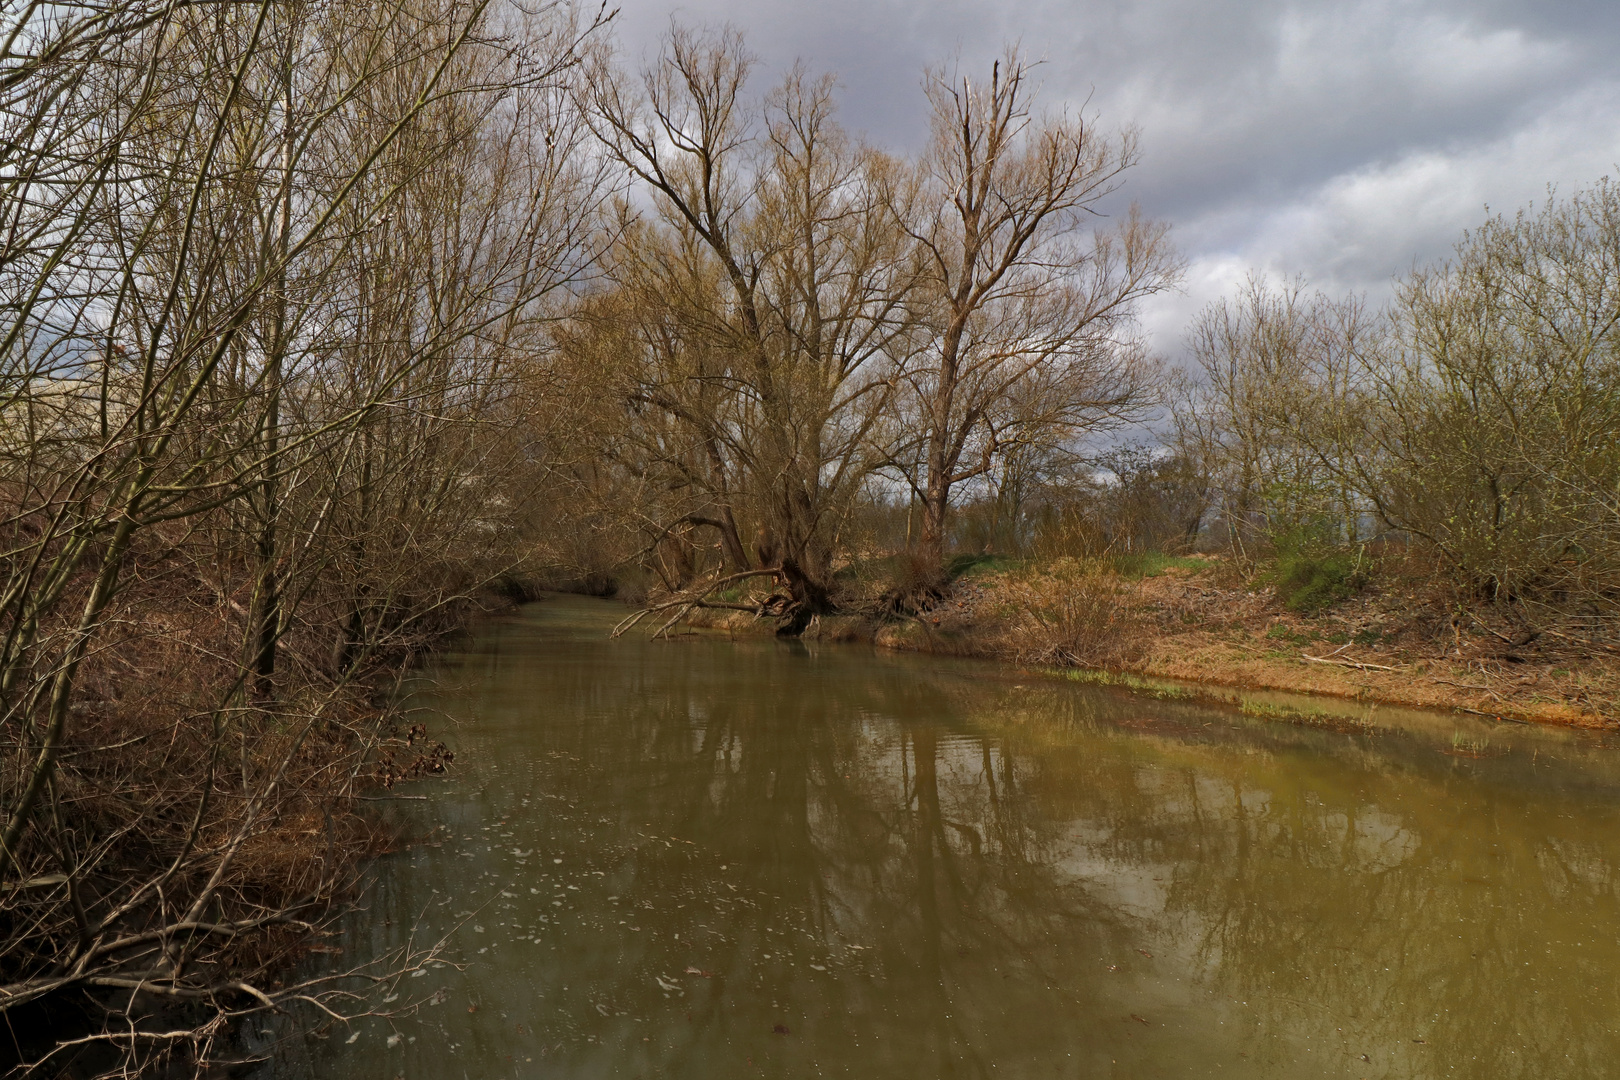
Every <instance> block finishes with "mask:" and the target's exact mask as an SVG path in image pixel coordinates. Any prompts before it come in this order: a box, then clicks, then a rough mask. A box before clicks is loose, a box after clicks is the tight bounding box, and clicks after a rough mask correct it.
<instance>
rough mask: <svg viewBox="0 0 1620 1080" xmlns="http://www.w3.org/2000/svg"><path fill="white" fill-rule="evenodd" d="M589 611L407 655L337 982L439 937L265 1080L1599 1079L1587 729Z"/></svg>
mask: <svg viewBox="0 0 1620 1080" xmlns="http://www.w3.org/2000/svg"><path fill="white" fill-rule="evenodd" d="M622 614H623V609H622V607H619V606H616V605H613V604H610V603H607V602H604V601H595V600H587V599H582V598H573V597H556V598H551V599H548V600H546V601H544V602H541V603H538V604H534V605H530V606H528V607H526V608H524V609H523V610H522V611H521V612H520V613H519V614H517V615H515V616H513V617H511V618H507V619H502V620H498V621H495V622H493V623H492V624H490V625H489V626H487V627H486V628H484V630H483V631H482V632H481V633H480V634H479V636H477V637H476V638H475V639H474V640H472V641H471V642H469V644H468V645H467V647H466V648H465V649H464V650H463V651H461V652H459V653H457V654H455V655H453V656H450V657H447V658H446V659H445V660H444V661H443V662H442V663H441V664H440V665H439V666H438V668H437V670H436V672H435V676H436V678H435V687H436V688H435V689H432V690H424V691H422V692H421V694H420V696H419V698H418V702H419V704H420V705H421V706H422V708H424V709H427V710H433V711H434V712H435V713H436V714H440V718H438V719H435V720H434V721H433V726H434V728H435V733H436V734H438V733H446V732H447V733H448V739H449V741H450V742H451V743H452V744H453V746H454V748H455V750H456V754H457V757H456V766H455V774H454V776H453V778H452V779H450V780H448V781H433V782H429V783H424V784H418V785H416V786H410V785H407V786H405V787H402V788H401V789H399V790H400V791H401V792H402V793H406V794H411V793H415V794H422V793H429V794H430V796H431V797H430V798H429V799H427V800H425V801H401V802H398V803H392V804H387V805H388V806H389V812H390V813H391V814H393V815H394V816H395V817H396V819H397V824H398V825H399V827H400V828H401V829H402V830H404V832H405V833H406V835H407V837H408V838H409V840H410V842H409V843H407V844H404V845H402V846H401V848H400V850H399V851H398V852H396V853H395V854H393V855H390V856H387V857H385V858H383V859H381V860H379V862H378V863H377V865H376V866H375V867H374V869H373V875H374V882H373V885H372V888H371V891H370V893H369V895H368V901H367V905H366V908H365V910H363V911H360V912H357V913H355V914H354V915H353V916H352V917H350V919H349V920H348V922H347V924H346V933H345V936H344V938H343V940H342V941H341V945H342V947H343V949H344V953H343V955H342V957H341V962H342V963H345V964H351V963H359V962H362V961H364V960H366V959H369V958H373V957H377V956H382V955H384V954H387V953H389V952H390V950H398V949H401V948H406V947H412V946H414V947H425V946H428V945H431V944H433V943H435V942H438V941H441V940H442V941H443V942H444V948H443V951H442V953H441V954H440V956H439V958H438V959H436V960H433V961H432V962H430V963H428V964H427V965H426V966H424V967H423V968H422V969H421V971H420V972H419V974H418V975H416V976H414V977H401V978H398V979H395V980H393V981H391V982H390V983H389V984H387V986H385V987H384V988H383V990H382V991H381V992H380V993H379V995H378V997H377V999H375V1002H374V1003H375V1007H376V1008H377V1009H378V1010H380V1011H381V1012H382V1013H384V1014H386V1015H372V1016H368V1017H366V1018H364V1019H361V1020H358V1021H356V1022H354V1023H352V1024H348V1025H334V1026H333V1027H331V1028H329V1029H328V1030H326V1031H324V1032H321V1033H318V1034H316V1035H311V1036H307V1037H304V1036H300V1037H297V1038H286V1039H283V1040H282V1045H281V1046H280V1047H279V1049H278V1050H277V1051H276V1053H275V1058H274V1060H273V1061H272V1063H271V1065H270V1066H269V1067H268V1068H267V1069H265V1070H262V1071H263V1072H264V1073H265V1074H266V1075H273V1076H276V1077H279V1078H290V1080H299V1078H307V1080H314V1078H317V1077H319V1078H322V1080H327V1078H333V1080H348V1078H354V1080H360V1078H368V1080H369V1078H378V1080H392V1078H394V1077H404V1078H406V1080H452V1078H453V1080H466V1078H472V1080H481V1078H488V1077H507V1076H510V1077H548V1078H559V1080H575V1078H593V1080H594V1078H608V1077H622V1078H626V1080H630V1078H638V1077H639V1078H645V1080H652V1078H691V1080H699V1078H701V1080H730V1078H743V1077H762V1076H763V1077H819V1076H838V1077H863V1078H866V1077H871V1078H878V1077H881V1078H897V1080H911V1078H915V1080H923V1078H931V1080H932V1078H945V1077H951V1078H956V1077H963V1078H966V1077H1004V1078H1023V1077H1031V1078H1034V1077H1040V1078H1045V1077H1064V1078H1092V1077H1132V1078H1140V1080H1165V1078H1180V1077H1234V1078H1260V1077H1265V1078H1294V1077H1298V1078H1320V1077H1334V1078H1337V1077H1349V1078H1368V1080H1371V1078H1374V1077H1378V1078H1400V1080H1417V1078H1427V1077H1478V1078H1482V1080H1484V1078H1490V1080H1508V1078H1514V1077H1525V1078H1531V1077H1534V1078H1538V1080H1546V1078H1553V1077H1558V1078H1564V1080H1569V1078H1579V1077H1594V1078H1596V1077H1615V1076H1620V896H1617V891H1616V884H1617V879H1616V865H1617V860H1620V827H1617V826H1620V820H1617V817H1620V814H1617V805H1620V801H1617V798H1616V796H1617V795H1620V757H1617V756H1616V749H1615V748H1614V747H1613V746H1612V745H1606V744H1605V741H1604V740H1603V739H1601V738H1599V737H1596V736H1589V735H1579V734H1576V733H1571V732H1544V731H1540V730H1535V729H1529V728H1524V727H1518V726H1509V725H1498V726H1490V725H1486V724H1484V723H1482V722H1478V721H1475V720H1472V719H1469V718H1465V717H1457V718H1452V717H1444V716H1419V715H1416V714H1403V713H1384V714H1380V713H1378V712H1377V711H1376V710H1371V709H1369V710H1365V713H1370V714H1371V716H1370V720H1371V723H1367V722H1365V721H1367V720H1368V719H1369V717H1368V716H1367V715H1363V716H1362V717H1361V721H1362V722H1357V721H1355V720H1351V721H1348V722H1345V723H1338V724H1328V725H1325V726H1324V725H1311V726H1301V725H1297V724H1290V723H1279V722H1276V721H1268V720H1264V719H1260V718H1256V717H1252V716H1246V715H1244V714H1242V713H1240V712H1239V711H1237V710H1235V709H1220V708H1214V707H1208V706H1201V705H1196V704H1189V703H1186V702H1178V701H1160V700H1153V699H1150V698H1143V697H1137V696H1132V695H1130V694H1128V693H1126V692H1124V691H1120V690H1115V689H1109V688H1103V687H1094V686H1084V685H1077V684H1074V683H1071V682H1066V681H1064V680H1062V679H1054V678H1051V677H1047V676H1041V675H1037V674H1031V673H1027V672H1019V671H1017V670H1014V669H1010V668H1004V667H999V666H996V665H990V664H984V663H978V662H968V661H958V660H948V659H941V658H936V657H918V656H905V655H897V654H889V653H883V652H879V651H874V650H872V649H869V648H865V647H861V646H832V645H819V646H818V645H814V644H802V643H797V642H778V641H775V640H772V639H768V638H759V639H739V640H730V639H728V638H726V637H723V636H719V635H714V634H691V635H685V636H679V637H676V638H674V639H673V640H668V641H657V642H650V641H648V640H646V639H645V637H639V638H633V639H630V638H627V639H621V640H618V641H610V640H608V638H607V629H608V628H609V627H610V626H611V625H612V623H613V621H614V620H615V619H617V618H618V617H620V616H621V615H622ZM1611 742H1612V741H1611ZM324 962H326V963H329V964H330V963H336V962H339V961H337V960H335V959H333V958H327V959H326V960H325V961H324ZM384 997H386V998H387V999H388V1000H387V1001H386V1002H384V1001H383V1000H382V998H384Z"/></svg>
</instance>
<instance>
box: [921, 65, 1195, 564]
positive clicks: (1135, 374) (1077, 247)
mask: <svg viewBox="0 0 1620 1080" xmlns="http://www.w3.org/2000/svg"><path fill="white" fill-rule="evenodd" d="M1030 78H1031V65H1030V64H1029V63H1028V62H1027V61H1026V60H1024V59H1023V57H1022V56H1020V55H1019V54H1018V53H1017V52H1016V51H1009V52H1008V53H1007V54H1006V56H1005V57H1004V58H1003V59H1002V60H1000V61H999V62H997V63H996V64H995V65H994V66H993V67H992V68H991V71H990V77H989V79H988V80H987V81H986V82H982V83H974V82H973V81H971V80H970V79H968V78H967V77H966V76H965V75H961V74H960V73H959V72H957V71H954V70H952V71H945V70H938V71H935V72H932V73H930V75H929V76H928V80H927V92H928V99H929V102H930V104H931V106H932V110H933V115H932V130H933V134H932V141H931V143H930V146H929V148H928V150H927V152H926V153H925V155H924V156H923V159H922V162H921V165H920V179H919V188H920V191H919V195H918V198H917V203H916V209H915V210H913V211H911V212H909V213H906V214H904V219H905V220H906V222H907V228H908V230H909V231H910V233H911V235H912V238H913V239H914V240H915V242H916V243H917V244H918V246H919V247H920V249H921V252H922V262H921V267H922V275H923V277H922V286H921V288H922V294H921V296H920V298H919V300H920V303H921V304H922V309H921V310H922V311H923V312H925V316H924V325H925V327H926V331H927V340H926V343H925V345H924V347H923V348H922V349H921V350H920V352H919V353H918V355H917V357H916V359H915V361H914V362H913V363H912V364H911V365H910V366H909V367H908V368H907V372H906V375H905V380H906V385H907V387H908V390H909V401H908V402H907V406H908V408H909V409H911V410H912V411H913V413H914V417H913V420H912V422H913V423H914V425H915V432H914V434H915V436H916V440H917V444H918V445H917V450H916V452H915V453H910V454H907V455H905V456H903V457H902V458H900V459H898V461H897V467H899V468H900V470H901V471H902V472H904V474H905V476H906V479H907V481H908V482H909V484H910V485H911V486H912V487H913V489H914V490H915V492H916V494H917V497H918V499H919V501H920V502H921V504H922V508H923V525H922V553H923V555H924V557H925V558H926V559H929V560H931V561H933V562H934V563H935V564H936V565H937V564H939V563H940V562H941V561H942V560H943V557H944V543H945V537H946V534H947V529H948V524H947V517H948V514H949V512H950V506H951V498H952V494H953V492H954V491H955V489H956V487H957V485H959V484H962V483H963V482H965V481H969V480H973V479H975V478H977V477H982V476H985V475H986V474H988V473H989V472H990V471H991V470H992V469H993V467H994V465H995V462H996V460H997V458H998V456H1000V455H1002V454H1004V453H1006V452H1008V451H1009V450H1010V449H1011V448H1013V447H1015V446H1017V445H1020V444H1022V443H1025V442H1030V441H1044V440H1049V439H1050V438H1051V436H1052V433H1053V432H1061V433H1063V434H1066V435H1069V436H1076V435H1079V434H1082V433H1085V432H1089V431H1095V430H1097V429H1099V428H1102V427H1106V426H1109V425H1112V424H1118V423H1122V422H1125V421H1128V420H1131V419H1134V418H1138V417H1140V416H1142V415H1143V413H1144V411H1145V410H1146V409H1147V408H1148V407H1149V406H1150V405H1151V404H1152V402H1153V401H1154V400H1155V380H1154V379H1153V378H1152V377H1151V375H1150V372H1151V370H1152V368H1151V365H1150V364H1149V363H1148V362H1147V358H1146V356H1145V353H1144V347H1143V344H1142V341H1141V339H1140V335H1139V334H1138V331H1137V324H1136V309H1137V306H1138V304H1139V302H1140V301H1141V300H1142V299H1144V298H1145V297H1148V296H1151V295H1153V294H1155V293H1157V292H1160V291H1162V290H1164V289H1167V288H1169V287H1171V285H1172V284H1173V283H1174V282H1175V281H1176V279H1177V276H1178V274H1179V272H1180V263H1179V261H1178V259H1177V257H1176V255H1175V253H1174V252H1173V250H1172V248H1171V246H1170V243H1169V241H1168V238H1167V236H1166V229H1165V227H1164V226H1163V225H1160V224H1157V223H1154V222H1149V221H1145V220H1143V219H1142V218H1141V217H1140V216H1139V215H1138V214H1137V213H1136V211H1135V209H1134V208H1133V209H1132V210H1131V211H1130V213H1129V214H1128V215H1127V216H1126V217H1125V218H1124V219H1123V220H1122V221H1120V222H1119V223H1118V224H1117V225H1115V226H1112V227H1108V228H1102V229H1097V230H1095V231H1093V230H1092V229H1091V228H1090V227H1089V226H1090V223H1091V222H1092V221H1093V219H1095V218H1097V217H1098V216H1099V215H1100V211H1101V207H1102V204H1103V202H1104V200H1106V199H1107V198H1108V197H1109V196H1110V195H1112V194H1114V193H1115V192H1116V191H1117V190H1118V188H1119V186H1120V184H1121V182H1122V180H1123V177H1124V174H1125V173H1126V171H1128V170H1129V169H1130V168H1132V167H1133V166H1134V165H1135V164H1136V163H1137V161H1138V158H1139V153H1138V149H1137V143H1136V135H1135V133H1134V132H1132V131H1129V130H1127V131H1125V132H1122V133H1120V134H1118V135H1109V134H1107V133H1105V132H1102V131H1099V130H1098V129H1097V127H1096V126H1095V124H1094V123H1092V122H1090V121H1088V120H1086V119H1083V118H1077V117H1072V116H1068V115H1051V116H1040V117H1037V116H1035V115H1032V113H1031V105H1032V99H1033V96H1034V90H1033V87H1032V86H1031V85H1030ZM1037 390H1038V392H1034V391H1037ZM906 461H915V463H916V464H915V465H914V466H912V467H909V468H907V467H905V466H904V465H903V464H902V463H903V462H906Z"/></svg>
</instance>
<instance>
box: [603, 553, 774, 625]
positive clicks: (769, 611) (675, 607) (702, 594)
mask: <svg viewBox="0 0 1620 1080" xmlns="http://www.w3.org/2000/svg"><path fill="white" fill-rule="evenodd" d="M780 576H781V571H779V570H777V569H775V568H769V569H764V570H743V571H741V572H740V573H736V574H727V575H725V576H723V577H718V578H714V579H712V580H710V581H707V582H705V583H703V584H702V585H697V586H694V587H691V588H688V589H683V590H682V591H681V593H680V595H678V596H672V597H670V598H669V599H667V600H660V601H659V602H657V603H655V604H648V605H647V606H646V607H644V608H642V609H641V610H639V611H635V612H632V613H631V614H630V615H628V616H626V617H625V618H623V619H621V620H620V621H619V623H618V625H617V626H615V627H614V628H613V632H612V633H611V634H610V635H609V636H610V637H615V638H616V637H621V636H622V635H624V634H625V633H626V632H628V631H629V630H631V629H633V628H634V627H635V626H636V624H637V623H639V622H641V620H643V619H645V618H646V617H647V616H649V615H662V614H664V613H665V612H669V611H673V612H675V614H674V615H673V616H671V617H670V618H669V619H668V620H666V621H665V622H664V623H663V624H662V625H661V626H659V628H658V629H657V630H654V631H653V634H652V636H653V637H658V636H659V635H660V634H667V633H668V632H669V631H670V630H671V629H672V628H673V627H674V626H675V624H676V623H679V622H680V621H681V620H682V619H684V618H686V616H687V615H689V614H691V613H692V612H693V611H694V610H697V609H698V608H717V609H720V610H722V611H748V612H752V613H753V615H754V617H755V618H762V617H764V616H766V615H781V614H784V613H785V612H786V610H787V609H786V607H785V606H784V604H783V603H782V602H786V603H787V604H791V600H788V598H787V597H784V596H782V595H781V594H779V593H772V594H771V595H770V596H767V597H766V598H765V599H764V600H761V601H760V602H758V603H755V604H739V603H733V602H730V601H724V600H721V601H711V600H709V599H708V597H709V596H710V595H712V594H713V593H715V592H716V591H718V590H720V589H723V588H725V587H726V586H727V585H730V584H732V583H734V582H738V581H743V580H746V579H748V578H756V577H769V578H773V579H774V578H778V577H780ZM773 603H774V604H775V605H776V609H775V610H773Z"/></svg>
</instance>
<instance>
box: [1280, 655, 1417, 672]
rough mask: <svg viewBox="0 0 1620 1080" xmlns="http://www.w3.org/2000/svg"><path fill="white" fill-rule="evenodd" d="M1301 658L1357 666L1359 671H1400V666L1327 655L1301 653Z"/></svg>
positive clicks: (1336, 664) (1341, 665) (1320, 662)
mask: <svg viewBox="0 0 1620 1080" xmlns="http://www.w3.org/2000/svg"><path fill="white" fill-rule="evenodd" d="M1299 656H1300V659H1302V660H1309V661H1310V662H1311V663H1313V664H1332V665H1334V666H1335V667H1347V668H1355V669H1356V670H1357V671H1399V670H1400V668H1394V667H1390V666H1389V665H1388V664H1367V663H1363V662H1362V661H1360V660H1333V659H1330V658H1328V657H1325V656H1312V655H1311V654H1310V653H1300V654H1299Z"/></svg>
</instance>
